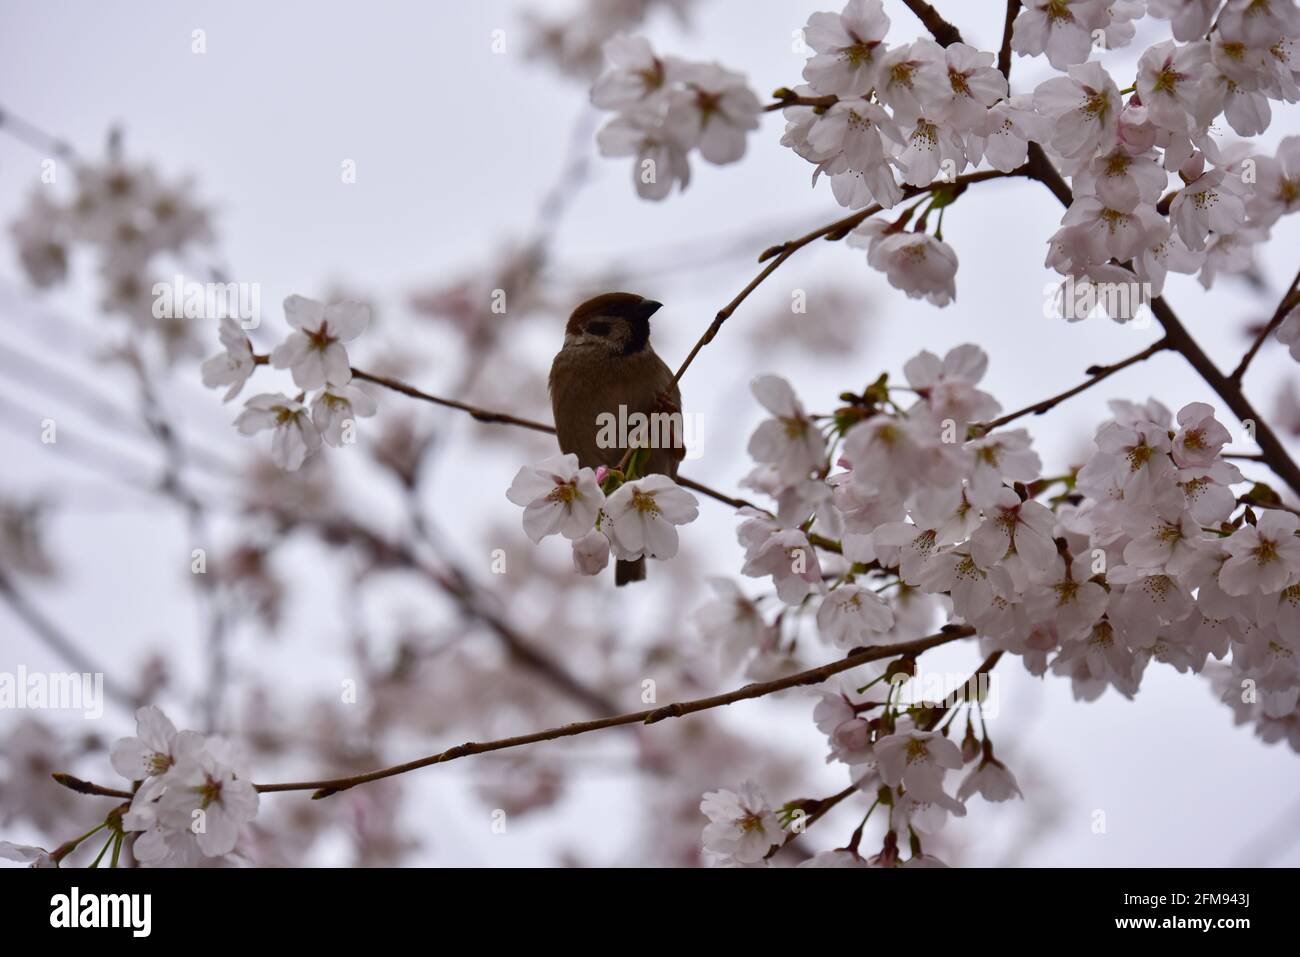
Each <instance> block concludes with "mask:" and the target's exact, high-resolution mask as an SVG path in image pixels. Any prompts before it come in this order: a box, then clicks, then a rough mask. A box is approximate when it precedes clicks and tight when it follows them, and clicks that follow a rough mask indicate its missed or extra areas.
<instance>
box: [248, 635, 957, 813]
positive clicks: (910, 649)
mask: <svg viewBox="0 0 1300 957" xmlns="http://www.w3.org/2000/svg"><path fill="white" fill-rule="evenodd" d="M974 633H975V629H973V628H971V627H970V626H968V625H949V626H947V627H945V628H944V629H942V630H941V631H939V632H937V633H935V634H933V635H929V636H927V637H925V638H917V639H915V640H914V641H907V642H903V643H901V644H897V645H879V646H871V647H867V648H860V649H858V650H857V651H854V652H852V653H850V654H849V655H847V656H845V657H844V658H841V659H840V660H839V661H833V662H831V663H830V664H826V665H822V666H821V667H818V668H812V669H809V670H808V671H801V672H799V673H798V674H793V675H788V676H786V677H784V678H778V679H777V680H775V681H764V682H759V683H756V684H749V685H745V686H744V687H743V688H737V689H736V690H735V691H729V692H727V693H725V694H720V695H713V696H711V697H708V698H698V699H696V700H694V701H680V702H676V703H674V704H670V705H665V706H664V707H662V708H651V709H649V710H646V711H634V712H631V713H628V714H619V715H613V716H611V717H608V718H599V719H597V720H595V721H580V722H577V723H575V724H566V725H561V726H560V727H556V728H547V729H546V730H543V731H534V732H532V733H530V734H522V735H517V736H515V737H511V738H500V739H498V740H496V741H485V742H481V743H475V742H469V743H466V744H461V745H457V746H456V747H454V748H449V749H447V750H446V751H441V752H439V753H437V754H431V755H429V756H427V757H423V758H418V759H416V760H414V761H408V762H406V763H405V764H397V765H394V766H392V767H388V768H380V769H378V770H376V771H369V772H367V773H365V774H356V775H353V776H351V777H345V778H327V779H322V780H318V781H291V782H287V783H284V784H259V785H257V786H256V787H257V790H259V791H262V792H270V791H314V792H316V793H314V794H313V795H312V798H313V799H316V798H324V797H329V796H330V795H332V794H337V793H338V792H340V791H346V790H347V789H349V788H353V787H356V786H357V785H358V784H366V783H368V782H370V781H378V780H381V779H383V778H390V777H394V776H396V775H399V774H406V773H407V772H409V771H416V770H419V769H420V768H426V767H429V766H431V765H434V764H445V763H446V762H448V761H455V760H457V759H458V758H465V757H469V756H470V755H474V754H485V753H487V752H490V751H503V750H506V749H508V748H518V747H523V746H524V745H528V744H536V743H538V742H539V741H554V740H557V739H559V738H571V737H574V736H576V735H580V734H587V733H588V732H591V731H600V730H602V729H604V728H617V727H621V726H623V725H629V724H655V723H657V722H659V721H664V720H667V719H669V718H680V717H682V716H684V715H688V714H694V713H696V712H698V711H707V710H709V709H711V708H720V707H723V706H725V705H729V704H734V703H735V702H737V701H746V700H749V699H751V698H761V697H763V696H765V695H769V694H774V693H776V692H778V691H785V690H786V689H788V688H796V687H800V686H802V685H813V684H819V683H821V682H823V681H825V680H826V679H827V678H830V677H832V676H834V675H837V674H839V673H840V672H842V671H848V670H849V669H851V668H856V667H857V666H858V665H862V664H866V663H867V662H869V661H878V660H880V659H882V658H893V657H896V656H899V655H919V654H921V653H922V652H924V651H927V650H929V649H930V648H935V647H937V646H939V645H944V644H947V643H949V642H952V641H957V640H959V639H962V638H969V637H970V636H971V635H973V634H974Z"/></svg>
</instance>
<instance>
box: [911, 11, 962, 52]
mask: <svg viewBox="0 0 1300 957" xmlns="http://www.w3.org/2000/svg"><path fill="white" fill-rule="evenodd" d="M903 3H904V4H906V5H907V9H909V10H911V11H912V12H913V13H915V14H916V16H917V19H919V20H920V21H921V22H922V23H924V24H925V28H926V29H927V30H929V31H930V33H931V35H932V36H933V37H934V38H935V40H937V41H938V43H939V46H942V47H946V46H948V45H949V44H952V43H960V42H961V31H960V30H958V29H957V28H956V27H954V26H953V25H952V24H951V23H949V22H948V21H947V20H945V19H944V18H943V17H942V16H941V15H940V14H939V11H938V10H936V9H935V8H934V7H932V6H931V5H930V4H928V3H926V2H925V0H903Z"/></svg>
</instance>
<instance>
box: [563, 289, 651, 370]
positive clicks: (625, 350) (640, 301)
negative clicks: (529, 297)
mask: <svg viewBox="0 0 1300 957" xmlns="http://www.w3.org/2000/svg"><path fill="white" fill-rule="evenodd" d="M662 305H663V303H659V302H655V301H654V300H653V299H646V298H644V297H642V296H637V295H634V294H633V293H630V292H607V293H605V294H603V295H600V296H596V297H595V298H593V299H588V300H587V301H586V302H584V303H583V304H582V305H580V306H579V307H578V308H577V309H575V310H573V315H571V316H570V317H569V322H568V325H566V326H565V327H564V346H565V348H566V349H567V348H574V347H577V348H584V349H585V348H591V349H604V350H605V351H607V352H608V353H610V354H611V355H616V356H631V355H635V354H636V353H638V352H641V351H642V350H644V349H646V348H647V347H648V346H649V343H650V317H651V316H652V315H654V314H655V312H656V311H658V309H659V308H660V306H662Z"/></svg>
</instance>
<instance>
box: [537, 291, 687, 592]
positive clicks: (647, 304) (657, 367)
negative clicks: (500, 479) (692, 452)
mask: <svg viewBox="0 0 1300 957" xmlns="http://www.w3.org/2000/svg"><path fill="white" fill-rule="evenodd" d="M662 306H663V304H662V303H660V302H656V301H655V300H653V299H646V298H644V297H642V296H638V295H636V294H634V293H630V292H607V293H604V294H602V295H599V296H595V297H593V298H591V299H588V300H587V301H586V302H584V303H582V304H581V305H579V306H578V307H577V308H576V309H574V310H573V313H572V315H570V316H569V321H568V322H567V323H566V324H565V327H564V345H563V346H562V347H561V348H560V351H559V352H558V353H557V354H556V356H555V360H554V362H552V363H551V374H550V379H549V388H550V394H551V412H552V413H553V415H554V416H555V435H556V438H558V439H559V442H560V451H561V452H563V453H565V454H573V455H576V456H577V457H578V465H579V467H581V468H593V469H594V468H598V467H600V466H602V465H604V466H607V467H609V468H615V467H616V466H618V464H619V463H620V462H621V461H622V459H623V455H624V453H625V452H626V451H627V445H628V444H629V442H628V439H629V436H630V433H631V432H632V431H633V430H632V429H631V428H626V429H625V428H623V423H626V422H628V420H629V419H630V418H631V417H632V416H633V415H635V414H636V413H640V414H641V415H643V416H645V417H646V419H645V420H642V421H647V420H649V421H652V422H653V421H657V422H659V423H662V424H666V425H667V426H668V427H667V428H666V429H663V428H660V429H655V428H653V427H652V428H650V429H648V435H649V437H650V439H651V441H650V445H651V448H650V450H649V453H648V455H646V457H645V459H644V462H643V464H642V467H641V470H640V475H641V476H645V475H650V474H660V475H667V476H668V477H669V478H676V477H677V466H678V464H679V463H680V462H681V460H682V457H683V456H684V455H685V444H684V432H683V427H682V420H681V405H682V397H681V392H680V391H679V389H678V387H677V381H676V379H675V378H674V376H673V372H672V370H671V369H669V368H668V366H667V365H665V364H664V361H663V360H662V359H660V358H659V356H658V355H657V354H656V353H655V351H654V347H653V346H651V345H650V317H651V316H652V315H654V314H655V313H656V312H658V311H659V309H660V308H662ZM606 414H608V415H606ZM656 414H658V415H659V416H663V415H668V416H675V417H674V418H671V419H665V418H657V419H651V417H652V416H656ZM608 416H612V417H613V419H612V421H613V422H615V423H618V424H619V427H618V428H617V429H616V430H615V431H614V435H616V436H617V439H616V440H615V441H612V442H611V441H610V440H609V439H610V434H611V433H610V430H609V429H608V428H607V424H608V423H609V422H610V421H611V419H610V418H609V417H608ZM633 421H634V422H635V421H636V420H633ZM602 427H605V428H602ZM665 433H666V434H665ZM632 444H638V445H639V444H641V443H640V442H635V443H632ZM644 578H645V558H644V556H643V557H641V558H638V559H635V560H634V561H616V562H615V563H614V583H615V584H616V585H626V584H627V583H629V582H634V581H641V580H643V579H644Z"/></svg>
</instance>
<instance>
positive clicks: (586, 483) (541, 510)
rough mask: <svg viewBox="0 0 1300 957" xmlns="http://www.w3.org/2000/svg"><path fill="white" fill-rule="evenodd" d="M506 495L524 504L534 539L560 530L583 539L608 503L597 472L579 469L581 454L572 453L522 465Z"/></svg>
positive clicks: (528, 530) (526, 528)
mask: <svg viewBox="0 0 1300 957" xmlns="http://www.w3.org/2000/svg"><path fill="white" fill-rule="evenodd" d="M506 498H508V499H509V500H510V501H511V502H513V503H514V504H516V505H519V506H522V507H523V509H524V532H525V533H526V534H527V535H528V537H529V538H530V539H532V540H533V541H534V542H540V541H541V540H542V539H543V538H546V537H547V536H548V535H555V534H557V533H558V534H560V535H563V536H564V537H565V538H568V539H570V540H573V541H577V540H578V539H581V538H583V537H584V536H586V534H587V533H588V532H590V531H591V530H592V529H593V528H594V527H595V525H596V516H597V515H599V514H600V511H601V508H602V507H604V506H605V495H604V493H603V492H601V490H600V486H599V485H598V484H597V482H596V473H595V472H593V471H592V470H591V469H585V468H578V457H577V456H576V455H572V454H570V455H557V456H554V457H553V458H549V459H546V460H545V461H543V462H540V463H539V464H538V465H536V466H525V467H524V468H521V469H520V470H519V472H518V473H517V474H516V475H515V479H514V481H513V482H511V483H510V488H509V489H508V490H507V491H506ZM674 545H675V541H674Z"/></svg>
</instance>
